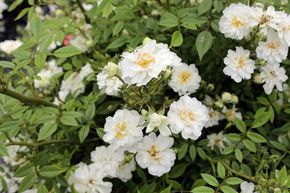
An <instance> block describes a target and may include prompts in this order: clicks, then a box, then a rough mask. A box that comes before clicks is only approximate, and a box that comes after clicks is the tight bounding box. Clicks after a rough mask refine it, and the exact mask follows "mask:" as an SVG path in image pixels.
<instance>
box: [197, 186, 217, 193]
mask: <svg viewBox="0 0 290 193" xmlns="http://www.w3.org/2000/svg"><path fill="white" fill-rule="evenodd" d="M192 193H214V190H213V189H212V188H209V187H206V186H199V187H196V188H194V189H193V190H192Z"/></svg>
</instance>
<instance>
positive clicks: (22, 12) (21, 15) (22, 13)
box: [14, 7, 29, 21]
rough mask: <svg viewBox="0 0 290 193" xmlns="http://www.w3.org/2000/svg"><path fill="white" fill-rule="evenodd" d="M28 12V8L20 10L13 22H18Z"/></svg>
mask: <svg viewBox="0 0 290 193" xmlns="http://www.w3.org/2000/svg"><path fill="white" fill-rule="evenodd" d="M28 11H29V8H28V7H27V8H25V9H22V10H21V11H20V13H19V14H18V16H17V17H16V18H15V19H14V20H15V21H16V20H19V19H20V18H22V17H23V16H24V15H25V14H27V13H28Z"/></svg>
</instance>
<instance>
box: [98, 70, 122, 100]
mask: <svg viewBox="0 0 290 193" xmlns="http://www.w3.org/2000/svg"><path fill="white" fill-rule="evenodd" d="M96 77H97V84H98V87H99V89H100V90H101V92H102V93H106V94H107V95H110V96H118V94H119V92H120V89H121V87H122V86H123V85H124V83H123V82H122V81H121V80H120V79H119V78H118V77H117V76H112V77H110V76H109V74H108V72H107V71H106V70H105V69H104V70H103V71H102V72H100V73H99V74H98V75H97V76H96Z"/></svg>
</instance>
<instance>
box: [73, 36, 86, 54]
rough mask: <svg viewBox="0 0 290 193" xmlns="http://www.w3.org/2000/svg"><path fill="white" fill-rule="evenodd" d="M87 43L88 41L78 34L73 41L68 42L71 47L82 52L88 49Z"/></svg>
mask: <svg viewBox="0 0 290 193" xmlns="http://www.w3.org/2000/svg"><path fill="white" fill-rule="evenodd" d="M87 42H88V40H87V39H86V38H84V37H83V36H82V35H80V34H78V35H76V36H75V37H74V38H73V39H71V40H70V41H69V43H70V44H71V45H72V46H74V47H76V48H78V49H80V50H81V51H82V52H85V51H87V49H88V48H89V46H88V44H87Z"/></svg>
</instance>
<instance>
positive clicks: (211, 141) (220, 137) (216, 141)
mask: <svg viewBox="0 0 290 193" xmlns="http://www.w3.org/2000/svg"><path fill="white" fill-rule="evenodd" d="M207 139H208V144H207V146H209V147H210V148H211V150H214V147H215V146H217V147H218V148H219V150H220V151H222V150H223V149H224V148H225V145H224V142H226V143H229V140H228V139H227V138H226V137H225V136H224V134H223V132H219V133H218V134H216V133H212V134H210V135H208V136H207Z"/></svg>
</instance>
